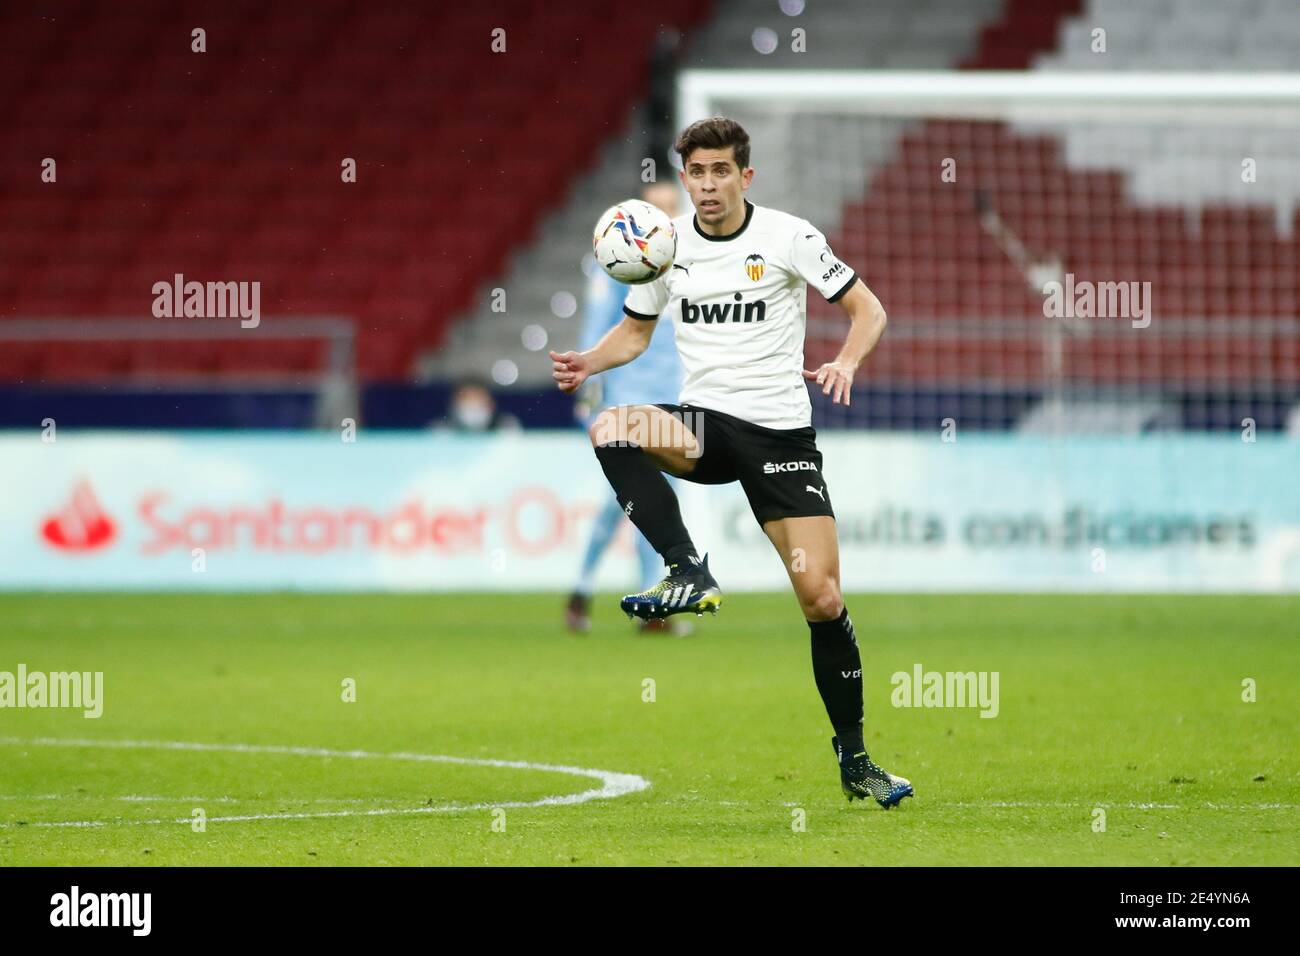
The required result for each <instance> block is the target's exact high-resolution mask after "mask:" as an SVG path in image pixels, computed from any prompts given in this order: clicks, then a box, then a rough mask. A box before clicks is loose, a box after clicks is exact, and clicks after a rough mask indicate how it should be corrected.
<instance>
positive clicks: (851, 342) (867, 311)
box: [803, 278, 886, 405]
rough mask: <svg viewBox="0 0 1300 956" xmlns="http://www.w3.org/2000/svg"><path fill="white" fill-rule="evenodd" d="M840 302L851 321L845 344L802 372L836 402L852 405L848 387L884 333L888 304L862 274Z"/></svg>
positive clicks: (850, 386) (851, 385) (849, 387)
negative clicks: (822, 362)
mask: <svg viewBox="0 0 1300 956" xmlns="http://www.w3.org/2000/svg"><path fill="white" fill-rule="evenodd" d="M838 305H839V307H840V308H841V309H843V310H844V311H845V312H847V313H848V316H849V321H850V326H849V334H848V336H847V337H846V338H845V339H844V347H843V348H841V349H840V352H839V354H838V355H837V356H835V361H833V362H827V363H826V364H825V365H823V366H822V367H821V368H819V369H817V371H815V372H810V371H809V370H808V369H804V372H803V376H804V378H807V379H812V380H813V381H815V382H816V383H817V384H818V385H820V386H821V387H822V394H823V395H830V396H831V401H832V402H833V403H835V404H837V405H838V404H839V403H840V400H841V399H843V401H844V404H845V405H849V404H850V402H849V391H850V390H851V389H852V387H853V376H854V374H855V373H856V372H857V370H858V366H859V365H861V364H862V363H863V362H864V361H865V360H866V358H867V356H868V355H870V354H871V350H872V349H874V348H875V347H876V343H878V342H879V341H880V337H881V336H882V335H884V334H885V322H886V318H885V308H884V306H882V305H881V304H880V300H879V299H877V298H876V295H875V293H874V292H872V291H871V290H870V289H868V288H867V284H866V283H865V282H863V281H862V280H861V279H859V278H855V279H854V281H853V284H852V285H851V286H849V290H848V291H847V292H845V293H844V295H843V296H841V297H840V299H839V300H838Z"/></svg>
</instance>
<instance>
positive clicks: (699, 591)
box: [618, 554, 722, 621]
mask: <svg viewBox="0 0 1300 956" xmlns="http://www.w3.org/2000/svg"><path fill="white" fill-rule="evenodd" d="M721 604H722V589H721V588H719V587H718V582H717V581H715V580H714V579H713V575H712V574H710V573H709V556H708V555H707V554H706V555H705V556H704V558H703V559H702V560H701V559H700V558H693V559H692V560H691V561H686V562H682V563H681V564H674V565H670V566H669V568H668V577H666V578H664V579H663V580H662V581H660V582H659V583H658V584H656V585H655V586H654V587H652V588H650V589H649V590H647V591H642V592H641V593H640V594H629V595H628V596H627V597H625V598H623V600H621V601H620V602H619V604H618V606H619V607H621V608H622V609H623V613H624V614H626V615H627V616H628V617H629V618H632V617H639V618H641V620H643V621H652V620H655V619H656V618H665V617H668V615H670V614H682V613H684V612H686V611H694V612H695V613H696V614H699V615H703V614H704V612H705V611H708V612H709V613H710V614H717V613H718V607H719V606H720V605H721Z"/></svg>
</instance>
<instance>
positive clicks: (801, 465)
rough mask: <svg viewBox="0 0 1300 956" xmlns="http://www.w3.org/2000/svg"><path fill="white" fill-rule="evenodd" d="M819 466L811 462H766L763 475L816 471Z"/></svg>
mask: <svg viewBox="0 0 1300 956" xmlns="http://www.w3.org/2000/svg"><path fill="white" fill-rule="evenodd" d="M816 470H817V466H816V465H815V464H813V463H812V462H811V461H765V462H763V474H765V475H775V474H776V473H777V472H781V471H816Z"/></svg>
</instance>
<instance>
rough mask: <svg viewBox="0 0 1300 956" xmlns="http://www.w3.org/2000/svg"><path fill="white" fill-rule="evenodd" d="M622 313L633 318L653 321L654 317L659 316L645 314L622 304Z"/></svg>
mask: <svg viewBox="0 0 1300 956" xmlns="http://www.w3.org/2000/svg"><path fill="white" fill-rule="evenodd" d="M623 314H624V315H630V316H632V318H634V319H641V320H642V321H643V322H653V321H654V320H655V319H657V318H659V316H657V315H645V314H643V313H641V312H633V311H632V310H631V309H629V308H628V307H627V306H623Z"/></svg>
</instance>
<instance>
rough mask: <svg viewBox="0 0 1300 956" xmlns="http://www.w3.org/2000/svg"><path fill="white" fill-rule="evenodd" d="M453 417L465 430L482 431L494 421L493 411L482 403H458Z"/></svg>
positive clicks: (453, 411)
mask: <svg viewBox="0 0 1300 956" xmlns="http://www.w3.org/2000/svg"><path fill="white" fill-rule="evenodd" d="M452 417H453V418H455V419H456V422H457V423H458V424H460V425H462V426H463V427H465V428H469V429H472V430H474V431H481V430H482V429H484V428H487V426H488V422H490V421H491V420H492V409H491V408H489V407H488V406H487V405H484V404H483V403H482V402H473V401H471V402H457V403H456V406H455V408H453V409H452Z"/></svg>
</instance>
